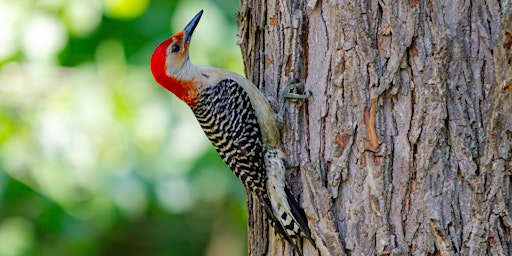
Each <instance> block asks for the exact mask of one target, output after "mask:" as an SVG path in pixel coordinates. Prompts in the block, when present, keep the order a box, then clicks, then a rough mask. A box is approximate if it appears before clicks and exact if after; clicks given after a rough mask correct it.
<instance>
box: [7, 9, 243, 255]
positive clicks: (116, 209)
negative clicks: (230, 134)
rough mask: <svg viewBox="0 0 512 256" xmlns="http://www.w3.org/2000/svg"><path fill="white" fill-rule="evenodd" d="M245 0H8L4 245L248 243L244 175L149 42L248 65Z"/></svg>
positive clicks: (117, 247) (99, 247)
mask: <svg viewBox="0 0 512 256" xmlns="http://www.w3.org/2000/svg"><path fill="white" fill-rule="evenodd" d="M238 8H239V3H238V0H216V1H199V0H197V1H191V0H180V1H177V0H0V255H1V256H17V255H48V256H59V255H66V256H67V255H73V256H80V255H87V256H93V255H210V256H216V255H219V256H220V255H223V256H224V255H225V256H229V255H246V247H247V245H246V240H247V239H246V216H247V213H246V209H245V197H244V193H243V187H242V186H241V184H240V183H239V182H238V181H237V179H236V178H235V177H234V175H233V174H232V173H231V172H230V171H229V170H228V169H227V167H226V166H225V165H224V163H223V162H222V161H221V159H220V158H219V156H218V155H217V153H216V152H215V151H214V150H213V148H212V146H211V145H210V144H209V142H208V141H207V139H206V137H205V136H204V134H203V132H202V130H201V129H200V127H199V125H198V124H197V122H196V121H195V119H194V117H193V114H192V112H191V111H190V110H189V109H188V108H187V106H186V105H184V104H183V103H181V102H179V101H178V100H177V99H176V98H175V97H174V96H173V95H171V94H169V93H168V92H166V91H164V90H163V89H162V88H160V87H159V86H158V85H157V84H156V83H155V82H154V81H153V78H152V76H151V73H150V71H149V59H150V56H151V53H152V51H153V49H154V48H155V47H156V45H158V43H160V42H161V41H163V40H164V39H166V38H167V37H169V36H170V35H171V34H172V33H174V32H177V31H179V30H182V29H183V28H184V26H185V25H186V24H187V23H188V21H189V20H190V19H191V18H192V17H193V16H194V15H195V14H196V13H197V12H198V11H199V10H201V9H204V11H205V13H204V15H203V17H202V20H201V22H200V23H199V26H198V27H197V29H196V31H195V33H194V37H193V38H192V45H191V50H190V51H191V53H190V58H191V60H192V62H193V63H194V64H196V65H213V66H218V67H222V68H225V69H230V70H233V71H235V72H237V73H243V66H242V65H243V64H242V59H241V54H240V49H239V47H238V46H237V45H236V41H237V37H236V33H237V28H236V23H235V13H236V11H237V10H238Z"/></svg>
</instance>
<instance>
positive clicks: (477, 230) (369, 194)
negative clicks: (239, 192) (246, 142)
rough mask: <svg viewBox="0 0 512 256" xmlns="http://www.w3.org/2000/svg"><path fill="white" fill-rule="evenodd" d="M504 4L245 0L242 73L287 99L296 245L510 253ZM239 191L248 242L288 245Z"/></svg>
mask: <svg viewBox="0 0 512 256" xmlns="http://www.w3.org/2000/svg"><path fill="white" fill-rule="evenodd" d="M511 12H512V3H510V2H509V1H504V2H503V3H500V2H498V1H493V0H490V1H459V0H457V1H437V0H432V1H419V0H410V1H402V2H400V3H397V2H395V1H382V0H381V1H377V0H373V1H371V0H369V1H361V2H358V1H339V0H338V1H315V0H310V1H307V2H306V1H301V0H295V1H289V0H266V1H255V0H242V4H241V10H240V12H239V14H238V22H239V44H240V47H241V48H242V54H243V57H244V61H245V71H246V75H247V77H248V78H249V79H252V81H253V82H254V83H255V84H256V85H258V86H259V87H260V88H262V89H264V92H265V94H266V95H267V97H268V99H269V101H270V103H271V104H272V106H273V107H274V109H275V110H277V109H278V108H279V104H280V100H281V99H280V96H281V94H282V92H281V90H282V89H283V88H284V87H285V86H286V84H287V82H288V81H289V80H290V79H292V78H298V79H300V80H301V81H303V82H304V83H305V90H308V91H311V92H312V93H313V97H312V98H310V99H309V100H307V101H305V102H297V103H291V104H288V105H287V106H288V107H287V109H288V111H287V112H286V115H285V126H284V129H283V138H282V140H283V149H284V151H285V153H286V154H287V156H288V158H287V166H288V169H289V172H288V174H289V176H288V177H287V178H288V183H289V184H290V187H292V188H293V189H292V190H293V192H294V193H295V195H296V196H297V197H298V200H299V202H300V203H301V205H302V207H303V208H304V210H305V212H306V215H307V217H308V220H309V227H310V228H311V232H312V235H313V238H314V240H315V242H316V247H315V246H313V245H312V244H310V243H309V242H307V241H306V242H305V243H304V254H305V255H346V254H349V255H350V254H352V255H376V254H379V255H380V254H394V255H402V254H418V255H426V254H435V255H453V254H459V255H489V254H493V255H512V234H511V232H512V219H511V217H510V214H511V212H512V199H511V193H512V178H511V172H512V153H511V149H512V14H511ZM256 202H257V201H256V200H255V199H254V198H251V197H250V196H248V206H249V254H250V255H290V252H292V251H293V249H292V247H291V246H290V245H288V244H286V242H285V241H284V240H283V239H281V238H280V237H279V236H277V235H275V233H274V231H273V229H272V228H270V227H269V226H268V223H267V220H266V216H265V213H264V211H263V209H262V208H261V207H260V206H259V204H258V203H256Z"/></svg>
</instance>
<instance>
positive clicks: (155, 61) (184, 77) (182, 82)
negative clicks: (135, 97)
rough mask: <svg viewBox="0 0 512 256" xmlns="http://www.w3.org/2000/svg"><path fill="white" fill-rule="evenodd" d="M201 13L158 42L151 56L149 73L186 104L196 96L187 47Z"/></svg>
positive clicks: (191, 102)
mask: <svg viewBox="0 0 512 256" xmlns="http://www.w3.org/2000/svg"><path fill="white" fill-rule="evenodd" d="M202 14H203V11H202V10H201V11H200V12H199V13H197V14H196V16H194V18H193V19H192V20H191V21H190V22H189V23H188V25H187V26H186V27H185V29H183V30H182V31H180V32H178V33H176V34H174V35H173V36H171V37H170V38H168V39H166V40H165V41H163V42H162V43H160V44H159V45H158V46H157V47H156V49H155V51H154V52H153V55H152V56H151V73H153V77H154V78H155V81H156V82H157V83H158V84H160V85H161V86H162V87H163V88H165V89H166V90H168V91H170V92H172V93H174V94H175V95H176V96H177V97H178V98H180V99H181V100H183V101H184V102H185V103H187V104H188V105H191V104H193V103H194V100H195V98H196V97H197V88H195V86H194V84H193V82H194V81H193V74H192V73H193V72H192V70H191V69H193V66H192V65H191V64H190V61H189V58H188V48H189V45H190V39H191V38H192V34H193V33H194V29H195V28H196V26H197V24H198V23H199V19H201V15H202Z"/></svg>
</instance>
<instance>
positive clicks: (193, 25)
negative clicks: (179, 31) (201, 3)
mask: <svg viewBox="0 0 512 256" xmlns="http://www.w3.org/2000/svg"><path fill="white" fill-rule="evenodd" d="M201 15H203V10H201V11H200V12H198V13H197V14H196V16H194V18H193V19H192V20H191V21H190V22H189V23H188V24H187V26H186V27H185V29H184V30H183V31H185V43H188V42H190V38H191V37H192V33H194V29H196V26H197V23H199V20H200V19H201Z"/></svg>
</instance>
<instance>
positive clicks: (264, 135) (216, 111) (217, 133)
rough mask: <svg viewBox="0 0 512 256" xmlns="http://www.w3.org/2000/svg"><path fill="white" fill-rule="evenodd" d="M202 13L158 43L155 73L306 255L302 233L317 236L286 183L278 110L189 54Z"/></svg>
mask: <svg viewBox="0 0 512 256" xmlns="http://www.w3.org/2000/svg"><path fill="white" fill-rule="evenodd" d="M202 13H203V11H202V10H201V11H200V12H199V13H198V14H197V15H196V16H195V17H194V18H193V19H192V20H191V21H190V22H189V23H188V25H187V26H186V27H185V29H184V30H183V31H180V32H178V33H176V34H174V35H173V36H172V37H170V38H168V39H166V40H164V41H163V42H162V43H160V45H158V46H157V47H156V49H155V51H154V52H153V55H152V56H151V72H152V74H153V77H154V78H155V81H156V82H157V83H158V84H160V86H162V87H163V88H164V89H166V90H168V91H170V92H172V93H173V94H174V95H176V96H177V97H178V98H179V99H180V100H182V101H183V102H185V103H186V104H187V105H188V106H189V107H190V109H191V110H192V112H193V113H194V115H195V116H196V119H197V120H198V122H199V124H200V125H201V127H202V128H203V130H204V132H205V134H206V136H207V137H208V138H209V140H210V142H211V143H212V144H213V146H214V147H215V149H216V150H217V152H218V153H219V155H220V156H221V158H222V159H223V160H224V162H225V163H226V164H227V165H228V167H229V168H230V169H231V170H232V171H233V173H234V174H235V175H236V176H237V177H238V178H239V179H240V180H241V181H242V183H243V185H244V187H245V189H246V190H248V191H250V192H251V193H252V194H254V195H255V196H256V197H257V198H258V199H259V201H260V203H261V204H262V205H263V208H264V209H265V211H266V212H267V214H268V215H269V217H270V221H271V223H272V225H273V226H274V227H275V228H276V230H277V232H278V233H279V234H281V235H282V236H283V237H284V238H285V239H286V240H287V241H288V242H290V243H291V244H292V245H293V247H294V248H295V249H296V250H297V252H298V253H299V254H300V255H302V251H301V249H300V242H301V237H305V238H307V239H309V240H310V241H312V242H313V239H312V238H311V233H310V230H309V228H308V225H307V221H306V217H305V214H304V211H303V209H302V208H301V207H300V206H299V204H298V203H297V201H296V199H295V197H294V196H293V195H292V193H291V192H290V190H289V189H288V188H287V186H286V184H285V165H284V160H285V155H284V154H283V152H282V151H281V138H280V131H279V128H278V123H277V117H276V114H275V112H274V111H273V110H272V108H271V107H270V104H269V103H268V101H267V100H266V99H265V97H264V96H263V94H262V93H261V92H260V91H259V90H258V88H257V87H256V86H255V85H254V84H253V83H252V82H250V81H249V80H247V79H246V78H244V77H242V76H240V75H238V74H236V73H234V72H230V71H227V70H223V69H219V68H215V67H208V66H195V65H193V64H192V63H191V62H190V60H189V54H188V52H189V51H188V50H189V45H190V39H191V37H192V33H193V32H194V29H195V28H196V26H197V24H198V23H199V20H200V18H201V15H202Z"/></svg>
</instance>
